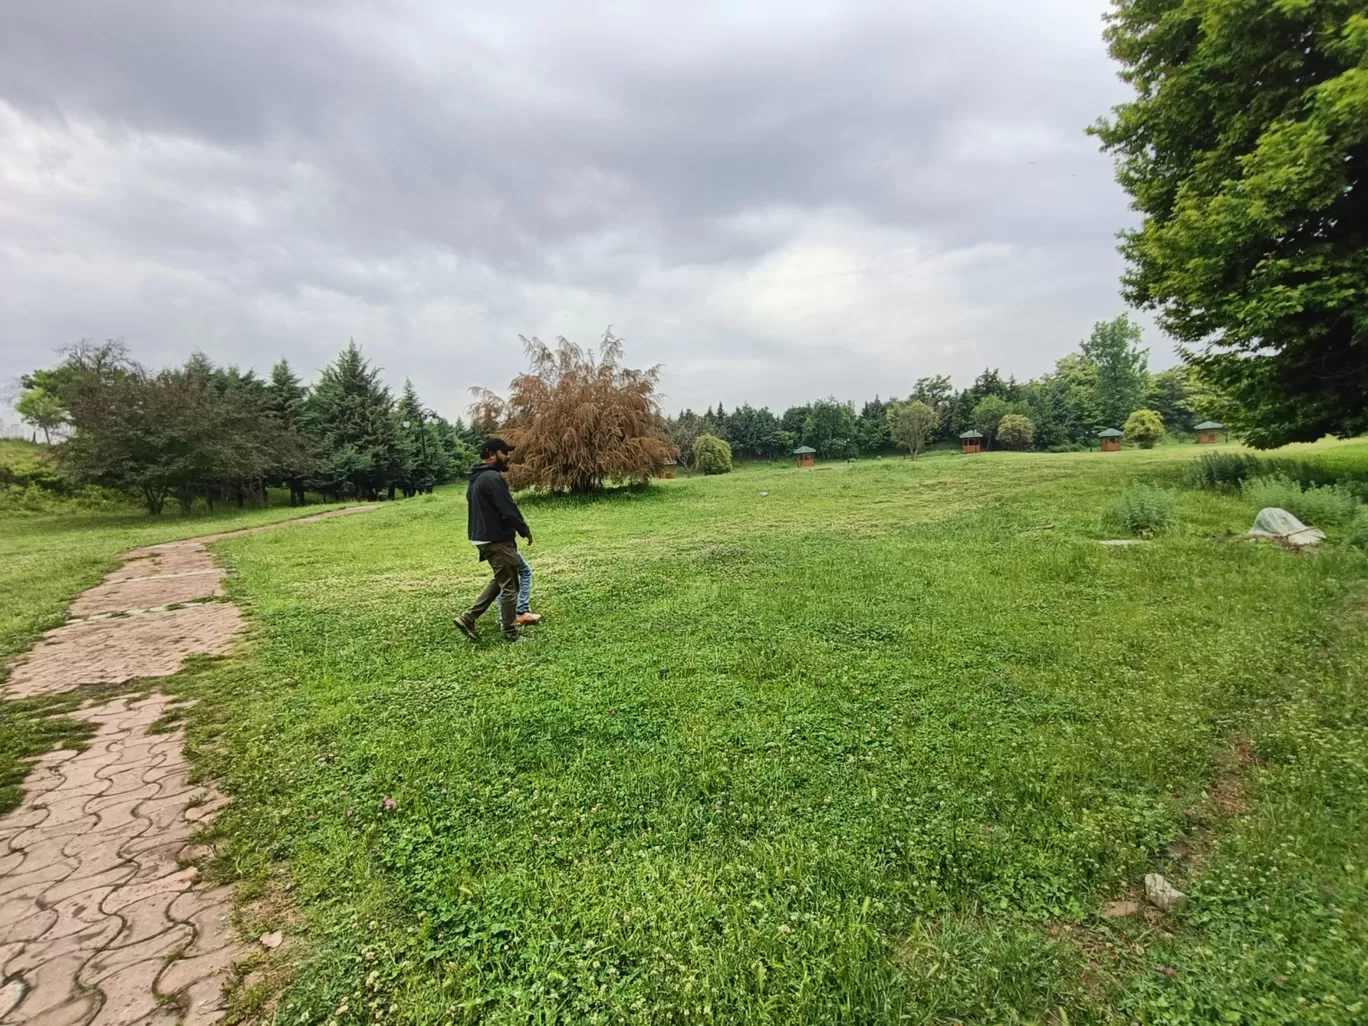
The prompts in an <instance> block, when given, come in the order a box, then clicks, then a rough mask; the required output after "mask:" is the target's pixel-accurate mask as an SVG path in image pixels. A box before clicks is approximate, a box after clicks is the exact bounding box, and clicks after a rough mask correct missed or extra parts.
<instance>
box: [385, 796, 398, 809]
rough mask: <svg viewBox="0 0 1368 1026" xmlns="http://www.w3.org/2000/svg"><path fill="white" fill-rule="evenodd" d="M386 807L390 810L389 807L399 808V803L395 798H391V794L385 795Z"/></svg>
mask: <svg viewBox="0 0 1368 1026" xmlns="http://www.w3.org/2000/svg"><path fill="white" fill-rule="evenodd" d="M385 808H386V809H387V810H388V809H397V808H399V803H398V802H396V801H395V800H394V799H393V798H391V797H390V796H389V795H385Z"/></svg>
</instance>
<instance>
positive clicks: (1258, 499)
mask: <svg viewBox="0 0 1368 1026" xmlns="http://www.w3.org/2000/svg"><path fill="white" fill-rule="evenodd" d="M1241 492H1242V493H1243V495H1244V497H1245V498H1246V499H1248V500H1249V501H1250V502H1252V503H1254V504H1255V505H1257V506H1258V507H1259V508H1260V509H1264V508H1266V507H1268V506H1279V507H1281V508H1282V509H1285V510H1287V512H1289V513H1291V514H1292V515H1293V516H1294V517H1296V518H1297V519H1298V520H1301V521H1302V522H1303V523H1307V524H1312V525H1314V526H1316V527H1325V526H1331V527H1333V526H1338V525H1340V524H1346V523H1348V522H1349V521H1350V520H1352V519H1353V518H1354V514H1355V513H1356V512H1357V511H1358V509H1359V500H1358V496H1357V495H1356V494H1355V492H1354V490H1353V489H1350V488H1346V487H1344V486H1343V485H1320V486H1317V485H1307V486H1305V487H1303V486H1302V485H1300V484H1298V483H1297V482H1296V481H1293V480H1291V479H1289V478H1286V477H1260V478H1255V479H1253V480H1251V481H1246V482H1245V483H1244V486H1243V488H1242V489H1241Z"/></svg>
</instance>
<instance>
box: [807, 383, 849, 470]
mask: <svg viewBox="0 0 1368 1026" xmlns="http://www.w3.org/2000/svg"><path fill="white" fill-rule="evenodd" d="M855 433H856V424H855V411H854V409H852V408H851V406H850V404H849V403H843V402H839V401H837V400H836V399H834V398H827V399H822V400H820V401H819V402H815V403H813V404H812V407H811V409H810V410H809V412H808V415H807V420H805V421H804V422H803V443H804V444H805V445H810V446H812V447H813V448H814V449H816V450H817V452H818V453H820V454H821V455H822V456H823V457H825V458H827V459H843V458H845V457H847V456H853V455H854V454H855V448H856V443H855Z"/></svg>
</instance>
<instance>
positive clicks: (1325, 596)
mask: <svg viewBox="0 0 1368 1026" xmlns="http://www.w3.org/2000/svg"><path fill="white" fill-rule="evenodd" d="M1297 448H1298V449H1299V450H1302V451H1300V452H1298V453H1297V454H1299V455H1300V454H1312V453H1314V454H1316V455H1318V456H1320V457H1322V458H1324V459H1326V460H1329V461H1333V462H1334V463H1335V465H1336V466H1337V467H1365V468H1368V445H1364V444H1358V443H1349V444H1338V445H1322V446H1319V447H1315V448H1311V449H1308V448H1306V447H1297ZM1195 455H1196V447H1177V446H1173V447H1162V448H1159V449H1156V450H1154V451H1152V452H1140V451H1134V452H1132V451H1127V452H1125V453H1121V454H1117V455H1112V454H1096V453H1084V454H1070V455H1059V456H1052V455H1034V454H1022V455H1016V454H998V453H992V454H984V455H981V456H977V457H960V456H956V455H937V456H935V457H932V458H928V459H925V460H922V461H919V462H917V463H915V464H913V463H910V462H906V461H902V460H884V461H867V462H863V463H859V464H856V465H854V466H851V467H846V466H838V467H830V468H825V467H824V468H819V469H818V470H815V471H809V472H799V471H796V470H792V469H789V468H776V469H768V468H745V469H742V470H740V471H738V472H737V473H734V474H732V475H730V476H727V477H722V478H709V479H704V478H697V479H692V480H680V481H675V482H670V483H662V484H660V485H658V486H655V487H653V488H651V489H649V490H647V491H645V492H641V493H619V494H615V495H611V496H606V497H603V498H598V499H594V500H572V499H543V500H528V501H526V502H524V512H525V513H526V514H527V516H528V518H529V520H530V521H531V523H532V525H533V527H534V529H535V532H536V537H537V544H536V546H535V547H534V548H533V549H531V550H530V552H529V553H528V555H529V559H530V560H531V562H532V564H533V566H534V568H535V570H536V587H535V607H536V608H537V609H538V610H539V611H541V612H543V613H544V614H546V621H545V623H544V625H543V626H541V627H539V628H536V629H535V632H529V634H530V635H531V637H532V638H533V641H532V643H531V644H528V645H525V646H519V647H516V648H507V647H505V646H503V645H501V644H500V643H499V642H498V641H497V632H496V630H495V629H494V624H493V620H492V617H487V618H486V620H485V622H484V624H483V627H484V631H485V634H486V636H487V637H488V640H487V641H485V642H484V643H483V644H481V645H480V646H478V647H475V646H471V645H470V644H469V643H468V642H466V641H465V640H464V639H463V638H462V637H460V636H459V635H458V634H457V633H456V632H455V630H454V629H453V628H452V626H451V617H452V616H453V615H454V614H455V613H456V612H458V611H459V610H460V609H461V608H462V607H463V606H464V605H465V604H466V603H467V602H468V601H469V600H470V599H471V598H472V597H473V596H474V594H475V592H476V591H477V590H478V588H479V587H480V586H481V584H482V583H483V574H482V568H481V567H480V566H479V565H478V564H477V563H476V561H475V558H474V555H473V552H472V550H471V548H470V546H469V545H468V543H467V542H466V540H465V536H464V529H465V507H464V501H463V497H462V493H461V490H460V489H449V490H446V491H444V492H442V493H439V494H438V495H435V496H430V497H422V498H418V499H413V500H409V501H407V502H404V503H397V504H394V505H387V506H384V507H383V508H381V509H380V510H378V511H376V512H373V513H369V514H366V515H364V516H360V517H353V518H345V519H343V520H338V521H331V522H327V523H321V524H316V525H312V526H310V527H307V528H301V529H297V530H289V531H279V532H271V533H266V534H259V535H252V536H248V537H244V538H239V539H233V540H230V541H226V542H222V543H219V544H218V546H217V551H218V552H219V553H220V554H221V555H222V556H223V558H224V560H225V562H226V563H227V564H228V565H229V566H230V567H231V568H232V571H233V576H232V577H231V578H230V580H229V588H230V593H231V594H232V595H233V597H235V598H236V599H237V600H238V601H240V602H241V603H242V604H243V605H244V607H245V608H246V609H247V610H248V613H249V616H250V617H251V619H252V620H253V623H254V627H253V631H252V635H251V638H250V641H249V643H248V645H247V647H246V648H245V649H244V651H243V654H242V655H240V656H239V657H236V658H233V659H229V660H224V661H219V662H212V663H204V664H201V665H199V666H197V667H195V668H193V669H191V670H189V671H187V672H186V673H184V674H182V675H181V676H180V677H179V678H176V679H175V680H173V681H172V682H171V684H170V687H172V688H173V689H175V690H178V691H179V692H181V693H184V694H186V695H194V696H197V697H199V698H200V700H201V701H200V704H199V705H198V707H197V708H196V709H195V710H194V711H193V712H192V713H190V737H191V752H192V756H193V757H194V758H195V759H196V760H197V762H198V764H199V765H200V766H201V767H202V768H203V769H205V770H206V771H208V772H210V773H212V774H214V775H216V776H218V777H219V778H220V779H221V780H222V781H223V784H224V787H225V789H226V790H228V791H230V792H231V793H232V794H234V795H235V797H236V801H235V803H234V804H233V805H232V806H230V808H229V810H228V811H227V813H226V814H225V817H224V819H223V820H222V822H221V824H220V831H221V833H222V835H223V841H222V845H223V848H224V855H223V857H222V858H221V860H220V863H219V865H218V866H217V871H218V872H219V873H220V874H221V875H224V876H227V877H231V878H236V879H240V880H243V881H245V886H244V887H243V888H242V894H243V895H244V897H245V898H247V899H250V898H251V897H253V896H254V895H256V894H259V893H263V892H264V891H265V890H266V888H267V887H268V885H270V884H272V883H273V882H275V883H278V882H280V881H288V883H289V885H290V888H291V889H290V892H289V893H290V899H289V900H290V902H291V904H292V905H293V906H294V908H295V910H296V915H297V916H298V920H297V921H298V925H297V926H296V927H293V928H292V929H294V930H295V931H296V932H297V933H299V934H300V935H301V936H300V942H299V943H298V944H297V946H296V947H295V948H294V951H295V954H296V957H297V959H298V965H297V968H296V971H295V973H294V976H293V982H292V983H291V984H290V986H289V988H288V990H287V991H286V993H285V994H284V995H283V997H282V998H281V999H280V1005H279V1007H278V1009H277V1012H276V1015H277V1018H278V1021H279V1022H281V1023H320V1024H322V1023H338V1024H343V1023H362V1022H378V1021H384V1022H397V1023H445V1022H457V1023H465V1022H470V1023H474V1022H479V1023H488V1024H500V1026H502V1024H512V1023H617V1022H629V1023H651V1024H657V1023H707V1022H717V1023H742V1022H744V1023H833V1024H834V1023H842V1024H844V1023H871V1024H884V1023H890V1024H891V1023H904V1022H906V1023H945V1024H949V1023H955V1022H961V1023H1052V1024H1063V1023H1093V1022H1096V1023H1110V1022H1127V1023H1129V1022H1141V1023H1147V1024H1149V1023H1212V1022H1233V1023H1250V1024H1255V1023H1257V1024H1263V1023H1353V1022H1361V1021H1363V1020H1364V1019H1365V1017H1368V1013H1366V1012H1365V1011H1364V1004H1363V1000H1364V995H1365V994H1368V965H1365V954H1364V952H1365V951H1368V772H1366V770H1368V766H1366V765H1365V762H1366V761H1368V734H1366V733H1365V727H1368V710H1366V709H1365V704H1364V702H1363V695H1362V689H1361V685H1360V682H1361V681H1363V680H1364V679H1365V669H1366V668H1368V640H1366V639H1368V634H1366V633H1365V630H1364V628H1365V621H1364V616H1363V613H1362V612H1361V611H1360V605H1361V603H1362V602H1363V601H1364V599H1365V590H1364V575H1365V571H1368V557H1365V555H1364V554H1363V553H1361V552H1359V551H1358V550H1355V549H1352V548H1350V547H1349V546H1347V545H1345V544H1343V543H1341V542H1340V541H1339V540H1338V539H1337V538H1336V537H1335V535H1334V533H1333V532H1332V536H1331V539H1330V541H1329V542H1328V543H1327V544H1326V545H1324V546H1322V548H1321V550H1319V551H1313V552H1310V553H1306V554H1303V555H1295V554H1291V553H1288V552H1284V551H1282V550H1281V549H1278V548H1276V547H1273V546H1269V545H1252V544H1246V543H1244V542H1242V541H1240V540H1239V536H1240V535H1241V534H1242V533H1243V532H1244V531H1245V530H1246V529H1247V528H1248V527H1249V525H1250V523H1251V522H1252V520H1253V517H1254V514H1255V512H1256V510H1255V509H1254V508H1253V507H1252V506H1250V505H1249V504H1248V503H1246V502H1245V501H1243V500H1242V499H1240V498H1239V497H1236V496H1224V495H1217V494H1213V493H1202V492H1192V491H1181V490H1180V491H1177V492H1176V493H1175V495H1176V501H1177V516H1178V520H1177V526H1176V527H1175V529H1174V530H1173V531H1171V532H1169V533H1168V534H1165V535H1163V536H1161V537H1159V538H1157V539H1155V540H1153V541H1149V542H1146V543H1144V544H1142V545H1137V546H1133V547H1130V548H1108V547H1104V546H1102V545H1099V544H1098V541H1099V540H1101V539H1104V538H1108V537H1110V535H1109V533H1108V532H1107V531H1106V530H1104V528H1103V527H1102V525H1101V523H1100V512H1101V510H1102V508H1103V507H1104V506H1105V505H1106V503H1107V502H1108V501H1109V500H1110V499H1111V498H1112V497H1113V496H1115V495H1116V494H1117V493H1118V492H1119V491H1120V490H1121V489H1122V488H1123V487H1125V486H1126V485H1127V484H1128V483H1130V482H1131V481H1132V480H1137V479H1138V480H1142V481H1147V482H1152V483H1157V484H1160V485H1165V486H1173V485H1176V484H1177V483H1178V481H1179V480H1180V479H1181V470H1182V466H1183V464H1184V462H1185V461H1186V460H1189V459H1191V458H1193V457H1194V456H1195ZM762 493H768V494H762ZM282 512H284V511H278V510H272V511H269V512H266V513H260V514H258V515H257V516H259V517H261V518H264V517H266V516H268V515H277V514H280V513H282ZM5 523H6V525H9V524H11V523H13V521H12V520H7V521H6V522H5ZM214 527H215V529H218V527H219V525H218V524H215V525H214ZM182 528H185V530H182ZM6 531H7V533H6V541H5V542H4V545H5V546H6V548H7V549H8V551H9V552H18V553H19V554H20V558H19V559H18V561H17V562H16V561H15V560H14V559H12V558H10V559H5V560H3V561H0V566H3V570H0V575H3V576H0V580H3V581H4V584H5V588H4V593H5V598H4V606H3V615H4V617H5V619H4V620H3V623H4V624H5V631H6V633H5V634H3V635H0V637H3V638H4V639H5V643H6V644H8V645H9V646H10V648H9V650H10V651H13V650H14V646H16V645H18V644H20V643H21V642H24V643H26V642H27V641H28V640H31V634H32V632H33V630H35V629H36V628H37V626H40V625H42V624H44V623H48V622H50V621H51V620H52V618H53V616H54V615H55V612H54V611H55V610H57V609H58V608H59V607H60V602H59V597H65V598H69V597H71V595H73V594H74V593H75V591H76V590H78V589H79V587H81V586H85V585H87V584H89V583H92V582H93V578H94V577H98V571H99V570H100V569H101V568H103V567H104V566H106V565H107V564H108V561H109V559H110V557H111V556H112V555H113V553H114V552H116V551H117V550H119V549H121V548H127V547H129V545H131V544H134V543H135V542H145V541H148V540H152V538H151V536H150V535H151V533H155V532H157V531H161V532H162V533H163V534H168V533H181V534H191V533H195V531H194V530H193V529H192V528H191V525H188V524H183V523H181V522H171V523H168V524H162V525H155V526H149V525H148V522H147V521H139V520H126V521H119V522H118V523H111V524H108V525H102V526H99V527H96V526H94V525H93V524H86V523H82V522H78V521H74V520H69V521H61V520H58V519H55V518H53V519H49V520H44V521H42V522H36V521H35V522H30V523H28V524H27V526H25V527H24V528H23V530H20V531H16V532H14V533H13V534H12V535H11V534H10V533H9V532H8V526H7V527H6ZM135 534H137V538H136V539H135V538H134V535H135ZM6 554H7V553H6V552H0V556H4V555H6ZM48 560H56V561H57V562H58V564H59V567H60V569H59V571H58V572H56V573H52V574H50V575H49V574H46V573H45V572H44V567H45V566H46V563H47V561H48ZM387 799H388V800H389V801H388V802H387ZM387 805H392V806H393V807H392V808H387ZM1155 871H1158V872H1164V873H1166V874H1168V875H1169V877H1170V878H1171V879H1172V880H1174V881H1175V882H1176V883H1177V884H1178V885H1179V886H1180V887H1182V888H1183V889H1184V890H1185V891H1187V892H1189V893H1190V894H1191V896H1192V901H1191V904H1190V906H1189V908H1188V909H1187V911H1186V912H1185V913H1183V914H1181V915H1178V916H1166V917H1150V918H1149V919H1146V918H1143V917H1131V918H1125V919H1118V920H1114V921H1108V920H1105V919H1104V918H1103V917H1102V916H1101V914H1100V910H1101V908H1102V906H1103V905H1104V904H1105V903H1107V902H1109V901H1114V900H1118V899H1123V898H1126V897H1127V896H1134V891H1135V888H1136V887H1137V886H1138V885H1139V884H1140V882H1141V880H1142V879H1143V876H1144V874H1145V873H1147V872H1155ZM253 914H257V913H252V912H249V913H248V915H249V919H250V916H251V915H253ZM248 925H249V926H254V925H260V926H265V925H268V924H266V923H254V922H250V921H249V923H248ZM260 996H261V995H258V994H249V995H247V999H248V1002H249V1003H250V1002H251V1001H253V1000H256V999H257V998H259V997H260Z"/></svg>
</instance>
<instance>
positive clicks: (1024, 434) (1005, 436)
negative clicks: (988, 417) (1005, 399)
mask: <svg viewBox="0 0 1368 1026" xmlns="http://www.w3.org/2000/svg"><path fill="white" fill-rule="evenodd" d="M997 437H998V441H999V442H1001V443H1002V444H1003V445H1005V446H1007V447H1008V448H1009V449H1024V448H1026V447H1027V446H1028V445H1030V444H1031V441H1032V440H1033V439H1034V438H1035V425H1034V424H1032V423H1031V422H1030V420H1029V419H1027V418H1026V417H1024V416H1022V415H1021V414H1020V413H1009V414H1007V416H1005V417H1003V418H1002V420H1000V421H999V422H998V431H997Z"/></svg>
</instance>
